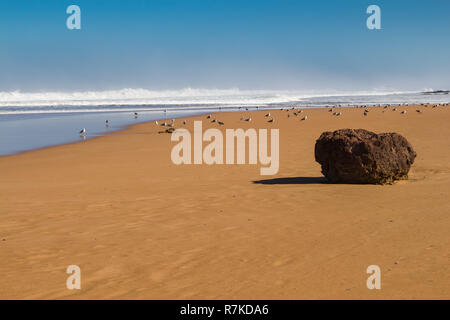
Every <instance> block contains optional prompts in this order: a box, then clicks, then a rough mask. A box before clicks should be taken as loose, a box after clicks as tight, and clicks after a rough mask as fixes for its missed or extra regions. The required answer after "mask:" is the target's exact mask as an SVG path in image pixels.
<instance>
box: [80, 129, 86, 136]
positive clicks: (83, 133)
mask: <svg viewBox="0 0 450 320" xmlns="http://www.w3.org/2000/svg"><path fill="white" fill-rule="evenodd" d="M85 135H86V128H83V129H81V131H80V136H85Z"/></svg>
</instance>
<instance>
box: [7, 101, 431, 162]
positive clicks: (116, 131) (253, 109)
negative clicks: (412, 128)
mask: <svg viewBox="0 0 450 320" xmlns="http://www.w3.org/2000/svg"><path fill="white" fill-rule="evenodd" d="M388 105H389V107H406V108H412V107H420V106H421V105H419V104H413V105H402V104H392V105H390V104H388ZM429 105H433V104H429ZM366 107H367V108H382V107H384V105H381V106H380V105H376V104H374V105H367V106H366ZM242 108H246V107H242ZM248 108H249V110H248V112H257V111H276V110H280V109H290V108H291V106H287V105H286V106H281V105H276V107H275V106H274V107H270V106H263V107H261V106H259V107H257V106H252V107H248ZM258 108H259V109H258ZM329 108H339V109H353V108H358V109H359V108H362V106H358V105H355V106H333V105H330V106H309V107H295V109H296V110H316V109H329ZM216 109H220V108H219V107H214V108H211V109H210V110H204V111H205V112H204V113H203V112H202V113H199V114H196V115H189V116H173V117H170V119H183V118H186V119H189V118H192V117H196V116H201V115H205V114H209V113H230V112H246V111H245V110H242V109H240V108H239V109H238V108H232V110H226V108H225V110H224V111H217V110H216ZM161 110H163V109H161ZM212 110H216V111H212ZM159 111H160V110H159ZM159 111H150V112H152V113H153V112H154V113H157V112H159ZM185 111H189V112H193V111H194V110H185ZM195 111H197V110H195ZM146 112H148V111H146ZM112 113H120V114H128V113H130V111H117V112H95V113H89V112H87V113H81V112H80V113H73V115H79V114H84V115H90V114H94V115H100V114H102V115H105V116H106V118H107V115H108V114H112ZM52 115H57V116H61V115H64V116H66V115H67V114H64V113H62V114H60V113H54V114H52ZM70 115H71V114H69V116H70ZM155 120H156V121H162V120H164V118H162V117H157V118H154V119H152V120H145V121H140V122H138V123H130V124H125V125H121V126H118V127H117V128H114V130H112V131H108V132H103V133H99V134H97V135H95V136H93V137H92V138H89V135H88V137H87V138H86V139H85V140H92V139H96V138H99V137H103V136H109V135H111V134H117V133H118V132H121V131H125V130H128V129H130V128H131V127H132V126H135V125H139V124H144V123H150V122H154V121H155ZM85 140H83V141H85ZM83 141H81V140H79V141H69V142H63V143H57V144H49V145H44V146H42V147H36V148H32V149H24V150H21V151H17V152H12V153H6V154H0V158H1V157H8V156H14V155H19V154H23V153H27V152H32V151H37V150H42V149H47V148H52V147H58V146H64V145H70V144H74V143H81V142H83Z"/></svg>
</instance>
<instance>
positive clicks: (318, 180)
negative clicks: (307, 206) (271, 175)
mask: <svg viewBox="0 0 450 320" xmlns="http://www.w3.org/2000/svg"><path fill="white" fill-rule="evenodd" d="M253 183H256V184H324V183H328V180H327V179H326V178H325V177H289V178H275V179H266V180H256V181H253Z"/></svg>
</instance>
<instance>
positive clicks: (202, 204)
mask: <svg viewBox="0 0 450 320" xmlns="http://www.w3.org/2000/svg"><path fill="white" fill-rule="evenodd" d="M417 108H420V109H421V110H423V113H422V114H419V113H416V112H415V109H417ZM403 109H406V110H408V113H407V114H400V111H401V110H403ZM381 110H383V109H382V108H371V111H370V113H369V115H368V116H367V117H364V116H363V110H362V109H347V108H341V109H340V110H338V111H341V112H342V115H341V116H340V117H336V116H332V115H331V113H330V112H328V110H327V109H316V110H305V111H304V113H303V114H302V115H305V114H306V115H308V120H306V121H301V120H300V118H301V117H300V116H299V117H295V116H292V112H290V114H291V117H290V118H288V117H287V112H286V111H280V110H276V111H271V113H272V114H273V115H274V118H275V120H276V121H275V123H274V124H270V123H267V119H266V118H265V117H264V114H265V113H266V112H267V111H259V112H235V113H220V114H216V117H217V118H218V119H220V120H221V121H223V122H224V123H225V125H224V126H221V127H219V126H218V125H217V124H213V123H210V122H209V121H207V119H206V117H205V116H199V117H194V118H188V119H187V121H188V124H187V126H186V127H187V128H188V129H190V130H192V122H193V120H194V119H201V120H203V127H204V129H206V128H209V127H217V128H219V129H221V130H225V129H226V128H233V129H235V128H244V129H246V128H255V129H258V128H279V129H280V169H279V172H278V174H276V175H274V176H261V175H260V171H259V169H260V166H259V165H211V166H208V165H206V164H203V165H180V166H177V165H175V164H173V163H172V162H171V159H170V153H171V150H172V147H173V146H174V145H175V144H176V143H175V142H171V141H170V135H169V134H157V131H160V130H162V127H160V126H156V125H155V124H154V123H153V122H151V123H143V124H138V125H135V126H132V127H130V128H128V129H126V130H124V131H120V132H116V133H114V134H111V135H108V136H104V137H100V138H95V139H92V140H87V141H82V142H79V143H74V144H68V145H62V146H57V147H51V148H45V149H41V150H35V151H30V152H25V153H23V154H18V155H12V156H5V157H0V172H1V175H0V221H1V223H0V261H1V264H0V298H2V299H17V298H18V299H57V298H64V299H104V298H114V299H130V298H136V299H317V298H323V299H431V298H436V299H449V298H450V277H449V270H450V268H449V266H450V236H449V230H450V202H449V201H448V199H450V161H449V160H450V148H449V147H450V126H449V123H450V107H448V106H447V107H438V108H434V109H432V108H431V107H428V108H425V107H399V108H398V111H392V108H388V109H386V111H385V113H382V112H381ZM242 115H244V116H245V117H247V116H248V115H251V117H252V119H253V121H252V122H250V123H247V122H244V121H240V120H239V119H240V117H241V116H242ZM181 121H182V120H180V119H177V120H176V125H177V127H179V124H180V122H181ZM341 128H364V129H368V130H372V131H375V132H393V131H395V132H398V133H400V134H402V135H404V136H405V137H406V138H407V139H408V140H409V141H410V143H411V144H412V145H413V147H414V149H415V151H416V152H417V154H418V156H417V158H416V161H415V163H414V165H413V167H412V169H411V171H410V178H409V180H407V181H401V182H397V183H395V184H394V185H386V186H379V185H333V184H326V183H323V182H324V179H323V178H322V174H321V172H320V166H319V164H317V163H316V162H315V161H314V143H315V140H316V139H317V138H318V137H319V135H320V133H321V132H323V131H328V130H336V129H341ZM73 264H74V265H78V266H80V268H81V278H82V288H81V290H68V289H67V288H66V279H67V277H68V274H66V268H67V266H69V265H73ZM373 264H375V265H379V266H380V268H381V290H368V289H367V287H366V279H367V277H368V276H369V275H368V274H366V268H367V267H368V266H369V265H373Z"/></svg>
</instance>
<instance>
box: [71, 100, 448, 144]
mask: <svg viewBox="0 0 450 320" xmlns="http://www.w3.org/2000/svg"><path fill="white" fill-rule="evenodd" d="M408 106H409V104H408V103H404V104H384V105H381V104H378V105H357V106H353V107H354V108H362V109H364V111H363V115H364V116H365V117H367V116H368V114H369V112H370V110H369V108H374V107H380V108H383V109H382V111H381V112H382V113H384V112H385V111H386V110H387V109H388V108H390V107H392V109H391V110H392V111H397V110H398V108H400V107H408ZM420 106H421V107H425V108H428V107H431V108H432V109H434V108H437V107H445V106H450V103H438V104H430V103H422V104H420ZM340 107H342V106H341V105H337V106H332V107H331V108H330V109H329V110H328V111H329V112H332V115H333V116H336V117H339V116H341V115H342V112H341V111H335V109H336V108H340ZM242 108H243V107H239V109H242ZM245 110H246V111H248V110H249V109H248V108H245ZM256 110H259V107H256ZM280 110H281V111H286V112H287V117H288V118H290V117H291V113H290V111H292V115H293V116H295V117H298V116H300V115H301V114H302V113H303V110H302V109H298V108H296V107H288V108H280ZM166 112H167V110H164V113H166ZM416 112H417V113H419V114H422V110H420V109H416ZM406 113H407V111H406V110H405V109H404V110H402V111H401V112H400V114H406ZM137 117H138V113H137V112H135V113H134V118H135V119H136V118H137ZM264 117H265V118H267V122H268V123H274V122H275V118H274V117H273V116H272V114H271V113H270V112H268V113H266V114H265V115H264ZM206 119H208V120H211V123H217V124H218V125H220V126H223V125H224V124H225V123H224V122H223V121H220V120H218V119H217V118H213V116H212V115H211V114H209V115H207V116H206ZM240 120H241V121H246V122H251V121H252V118H251V117H250V116H249V117H244V116H242V117H241V118H240ZM300 120H301V121H305V120H308V116H307V115H305V116H303V117H301V119H300ZM186 124H187V122H186V120H183V125H186ZM155 125H157V126H158V125H161V126H163V127H169V128H173V127H174V126H175V119H172V120H171V121H170V122H167V121H164V122H162V123H161V124H160V123H159V122H158V121H155ZM105 126H106V127H107V128H108V127H109V120H105ZM171 130H173V129H171ZM80 136H82V137H83V138H85V137H86V128H83V129H81V130H80Z"/></svg>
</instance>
